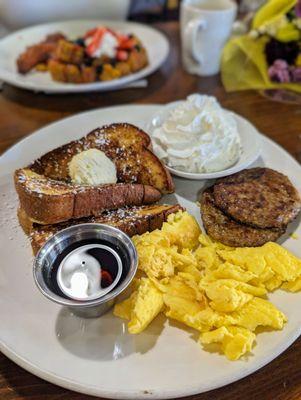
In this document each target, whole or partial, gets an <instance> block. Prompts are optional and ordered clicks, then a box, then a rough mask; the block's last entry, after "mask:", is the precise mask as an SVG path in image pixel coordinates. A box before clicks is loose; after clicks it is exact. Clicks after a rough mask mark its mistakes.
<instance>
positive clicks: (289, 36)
mask: <svg viewBox="0 0 301 400" xmlns="http://www.w3.org/2000/svg"><path fill="white" fill-rule="evenodd" d="M275 37H276V39H277V40H279V41H280V42H291V41H296V40H299V39H300V31H299V30H298V28H297V27H296V26H294V25H293V24H292V23H291V22H289V23H287V24H286V25H285V26H282V27H281V28H279V29H278V30H277V32H276V35H275Z"/></svg>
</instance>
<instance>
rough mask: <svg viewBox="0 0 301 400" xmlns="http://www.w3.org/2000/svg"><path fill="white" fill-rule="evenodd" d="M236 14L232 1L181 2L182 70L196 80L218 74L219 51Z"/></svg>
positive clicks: (197, 0)
mask: <svg viewBox="0 0 301 400" xmlns="http://www.w3.org/2000/svg"><path fill="white" fill-rule="evenodd" d="M236 14H237V4H236V3H235V2H234V1H232V0H183V1H182V3H181V12H180V24H181V42H182V62H183V66H184V68H185V70H186V71H187V72H189V73H191V74H196V75H200V76H208V75H214V74H217V73H218V72H219V69H220V58H221V52H222V49H223V47H224V45H225V43H226V41H227V39H228V38H229V36H230V34H231V30H232V25H233V22H234V20H235V17H236Z"/></svg>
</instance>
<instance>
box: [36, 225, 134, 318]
mask: <svg viewBox="0 0 301 400" xmlns="http://www.w3.org/2000/svg"><path fill="white" fill-rule="evenodd" d="M102 241H104V242H106V243H108V244H111V245H112V248H118V249H119V250H120V253H122V256H123V260H124V265H123V272H122V273H123V276H122V278H121V281H120V283H119V284H118V285H117V286H116V287H114V288H113V289H112V291H110V292H109V293H106V294H105V295H104V296H102V297H99V298H96V299H93V300H81V301H79V300H73V299H71V298H67V297H65V296H64V295H61V294H60V293H59V292H58V290H56V288H55V287H54V284H53V278H52V273H53V268H54V265H55V262H56V260H57V259H58V257H60V256H61V255H62V253H63V252H64V251H66V249H68V248H71V247H72V246H74V248H76V247H77V246H76V244H80V243H84V244H87V243H95V244H96V243H99V242H102ZM84 244H83V245H82V246H84ZM82 246H78V248H81V247H82ZM70 251H72V250H70ZM67 254H68V253H67ZM137 266H138V255H137V251H136V248H135V246H134V244H133V242H132V240H131V239H130V237H129V236H127V235H126V234H125V233H124V232H122V231H121V230H120V229H117V228H114V227H112V226H109V225H104V224H96V223H88V224H79V225H74V226H71V227H69V228H66V229H64V230H62V231H60V232H58V233H56V234H55V235H53V236H52V237H51V238H50V239H48V240H47V241H46V243H45V244H44V245H43V246H42V247H41V249H40V250H39V252H38V254H37V255H36V257H35V260H34V265H33V276H34V280H35V283H36V285H37V287H38V289H39V290H40V291H41V292H42V294H43V295H44V296H45V297H47V298H48V299H49V300H51V301H53V302H55V303H58V304H61V305H62V306H65V307H69V308H70V309H71V310H72V312H73V313H74V314H76V315H78V316H80V317H84V318H94V317H99V316H101V315H103V314H104V313H105V312H107V311H108V310H109V309H110V308H111V307H112V306H113V305H114V303H115V300H116V297H117V296H118V295H120V294H121V293H122V292H123V291H124V290H125V289H126V288H127V286H128V285H129V284H130V282H131V281H132V279H133V277H134V275H135V273H136V271H137Z"/></svg>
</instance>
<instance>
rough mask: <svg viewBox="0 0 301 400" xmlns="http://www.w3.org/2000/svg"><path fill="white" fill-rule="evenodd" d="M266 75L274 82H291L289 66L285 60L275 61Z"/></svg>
mask: <svg viewBox="0 0 301 400" xmlns="http://www.w3.org/2000/svg"><path fill="white" fill-rule="evenodd" d="M268 74H269V77H270V79H271V80H272V81H274V82H280V83H288V82H290V81H291V78H290V71H289V65H288V63H287V62H286V61H285V60H276V61H275V62H274V64H273V65H272V66H271V67H270V68H269V70H268Z"/></svg>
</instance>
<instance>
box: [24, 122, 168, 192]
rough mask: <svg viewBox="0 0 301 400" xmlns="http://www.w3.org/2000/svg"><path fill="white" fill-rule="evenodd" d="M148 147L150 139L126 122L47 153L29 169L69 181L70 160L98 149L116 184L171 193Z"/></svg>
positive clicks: (102, 128)
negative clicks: (114, 174) (113, 171)
mask: <svg viewBox="0 0 301 400" xmlns="http://www.w3.org/2000/svg"><path fill="white" fill-rule="evenodd" d="M150 148H151V140H150V137H149V136H148V135H147V134H146V133H145V132H144V131H142V130H141V129H139V128H137V127H136V126H134V125H131V124H128V123H116V124H111V125H105V126H103V127H101V128H97V129H95V130H93V131H92V132H90V133H89V134H88V135H87V136H84V137H83V138H81V139H79V140H75V141H73V142H70V143H67V144H66V145H64V146H61V147H58V148H57V149H55V150H52V151H50V152H48V153H46V154H45V155H44V156H42V157H41V158H40V159H38V160H37V161H35V162H34V163H33V164H31V165H30V166H29V168H30V169H31V170H32V171H33V172H36V173H38V174H40V175H44V176H45V177H46V178H50V179H54V180H58V181H67V182H70V176H69V170H68V165H69V162H70V161H71V159H72V157H73V156H74V155H76V154H78V153H80V152H82V151H84V150H89V149H98V150H101V151H103V152H104V153H105V154H106V156H107V157H108V158H110V159H111V160H112V161H113V162H114V164H115V166H116V169H117V178H118V182H123V183H141V184H143V185H150V186H153V187H155V188H156V189H158V190H159V191H160V192H161V193H162V194H165V193H172V192H173V191H174V185H173V181H172V178H171V176H170V174H169V172H168V171H167V169H166V168H165V167H164V165H163V164H162V162H161V161H160V160H159V159H158V157H157V156H156V155H155V154H154V153H153V152H152V151H151V149H150Z"/></svg>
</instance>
